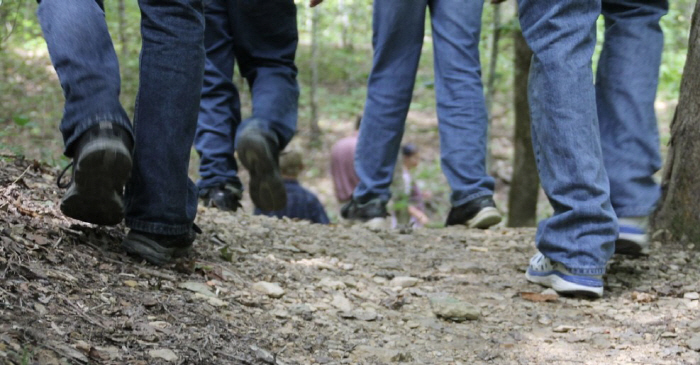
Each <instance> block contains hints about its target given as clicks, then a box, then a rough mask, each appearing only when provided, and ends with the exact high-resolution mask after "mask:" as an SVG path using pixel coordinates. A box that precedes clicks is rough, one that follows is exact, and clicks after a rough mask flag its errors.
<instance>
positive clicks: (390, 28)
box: [353, 0, 427, 204]
mask: <svg viewBox="0 0 700 365" xmlns="http://www.w3.org/2000/svg"><path fill="white" fill-rule="evenodd" d="M426 8H427V0H376V1H375V2H374V10H373V15H372V32H373V34H372V46H373V48H374V58H373V64H372V72H371V73H370V76H369V81H368V83H367V100H366V102H365V110H364V113H363V117H362V123H361V124H360V134H359V137H358V142H357V148H356V151H355V170H356V172H357V176H358V178H359V179H360V183H359V184H358V186H357V187H356V188H355V192H354V194H353V197H354V198H353V200H355V201H357V202H358V203H368V202H369V201H370V200H374V199H379V200H381V201H382V202H383V203H384V204H386V202H387V201H389V199H390V198H391V192H390V185H391V182H392V177H393V174H394V167H395V166H396V160H397V158H398V152H399V148H400V146H401V138H402V137H403V132H404V125H405V123H406V115H407V114H408V108H409V106H410V104H411V96H412V95H413V86H414V83H415V79H416V71H417V69H418V61H419V60H420V54H421V48H422V46H423V37H424V32H425V29H424V28H425V12H426Z"/></svg>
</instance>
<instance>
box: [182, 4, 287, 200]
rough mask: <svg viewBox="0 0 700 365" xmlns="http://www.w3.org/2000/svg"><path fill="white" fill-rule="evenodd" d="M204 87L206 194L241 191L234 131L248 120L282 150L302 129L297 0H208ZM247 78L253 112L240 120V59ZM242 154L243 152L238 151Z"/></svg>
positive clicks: (200, 138) (201, 123)
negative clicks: (229, 189) (236, 74)
mask: <svg viewBox="0 0 700 365" xmlns="http://www.w3.org/2000/svg"><path fill="white" fill-rule="evenodd" d="M205 19H206V30H205V38H204V45H205V48H206V63H205V68H204V85H203V88H202V90H201V93H202V98H201V104H200V109H199V120H198V125H197V132H196V137H195V148H196V149H197V152H198V153H199V154H200V157H201V159H200V168H199V173H200V176H201V180H200V181H199V182H198V186H199V188H200V193H201V194H202V195H210V194H211V191H212V189H219V188H221V187H223V186H225V185H229V186H232V187H233V188H234V189H238V190H239V191H240V190H241V189H242V185H241V181H240V180H239V178H238V166H237V164H236V160H235V158H234V151H235V140H236V136H237V134H236V130H237V129H238V128H239V125H240V129H241V130H243V129H246V128H247V127H248V125H251V124H252V126H254V127H255V128H257V129H260V130H261V131H262V132H263V133H265V134H266V135H268V136H270V137H271V138H272V139H273V140H274V142H275V143H277V144H278V149H279V150H281V149H283V148H284V147H285V146H286V145H287V143H288V142H289V141H290V140H291V138H292V136H293V135H294V132H295V131H296V123H297V107H298V99H299V86H298V84H297V80H296V76H297V69H296V66H295V65H294V57H295V54H296V48H297V43H298V32H297V24H296V6H295V5H294V3H293V2H291V1H285V0H267V1H252V2H251V1H243V0H210V1H208V2H206V9H205ZM236 62H237V63H238V68H239V70H240V72H241V75H242V76H243V77H244V78H245V79H246V80H247V81H248V85H249V86H250V91H251V94H252V99H253V115H252V117H251V118H249V119H247V120H246V121H244V122H243V123H242V124H241V104H240V98H239V91H238V90H237V88H236V86H235V85H234V84H233V70H234V65H235V63H236ZM239 157H240V156H239Z"/></svg>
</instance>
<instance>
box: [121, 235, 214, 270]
mask: <svg viewBox="0 0 700 365" xmlns="http://www.w3.org/2000/svg"><path fill="white" fill-rule="evenodd" d="M197 233H202V230H200V229H199V227H197V226H196V225H192V229H190V231H189V232H187V233H185V234H180V235H175V236H170V235H163V234H154V233H146V232H141V231H136V230H133V229H132V230H131V231H129V234H127V235H126V237H125V238H124V240H123V241H122V247H123V248H124V250H125V251H126V252H127V253H128V254H130V255H134V256H137V257H140V258H142V259H144V260H146V261H148V262H150V263H152V264H154V265H159V266H160V265H165V264H167V263H170V262H171V261H173V260H174V259H177V258H181V257H185V256H187V255H188V254H189V253H190V251H192V243H193V242H194V239H195V237H196V236H197Z"/></svg>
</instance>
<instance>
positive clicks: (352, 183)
mask: <svg viewBox="0 0 700 365" xmlns="http://www.w3.org/2000/svg"><path fill="white" fill-rule="evenodd" d="M361 119H362V117H358V118H357V122H356V123H355V132H354V133H353V134H352V136H348V137H345V138H342V139H340V140H338V142H336V143H335V144H334V145H333V147H332V148H331V177H332V178H333V189H334V190H335V197H336V199H338V202H339V203H346V202H348V201H350V199H352V192H353V191H354V190H355V187H356V186H357V184H358V183H359V182H360V179H359V178H358V177H357V174H356V173H355V146H356V145H357V131H358V130H359V129H360V120H361Z"/></svg>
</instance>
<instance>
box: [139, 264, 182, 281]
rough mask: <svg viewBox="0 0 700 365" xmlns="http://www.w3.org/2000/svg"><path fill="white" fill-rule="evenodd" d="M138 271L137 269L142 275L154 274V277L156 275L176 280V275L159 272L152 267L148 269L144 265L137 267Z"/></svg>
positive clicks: (164, 278)
mask: <svg viewBox="0 0 700 365" xmlns="http://www.w3.org/2000/svg"><path fill="white" fill-rule="evenodd" d="M138 271H139V273H141V274H143V275H150V276H154V277H157V278H160V279H163V280H170V281H177V277H175V276H173V275H170V274H167V273H164V272H160V271H158V270H152V269H148V268H145V267H139V268H138Z"/></svg>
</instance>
